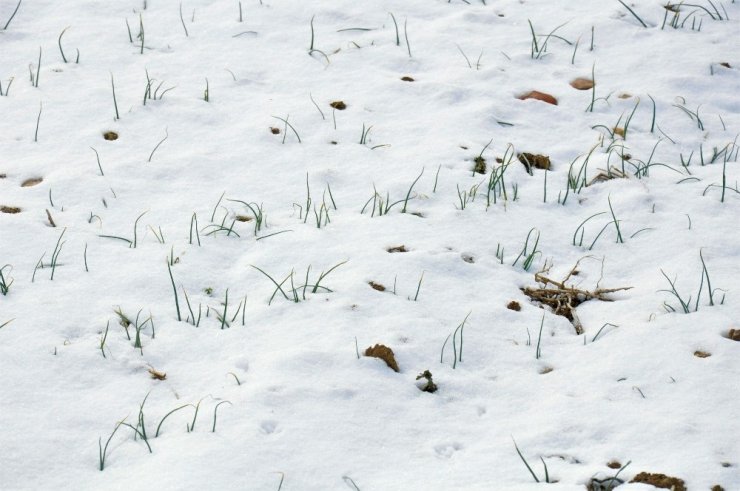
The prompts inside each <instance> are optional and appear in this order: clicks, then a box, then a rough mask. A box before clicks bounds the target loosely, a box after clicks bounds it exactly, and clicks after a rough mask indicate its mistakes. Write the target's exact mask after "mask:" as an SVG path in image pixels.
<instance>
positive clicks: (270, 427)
mask: <svg viewBox="0 0 740 491" xmlns="http://www.w3.org/2000/svg"><path fill="white" fill-rule="evenodd" d="M260 430H261V431H262V433H264V434H265V435H271V434H272V433H275V432H276V431H278V424H277V422H275V421H263V422H262V423H261V424H260Z"/></svg>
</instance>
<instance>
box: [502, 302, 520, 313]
mask: <svg viewBox="0 0 740 491" xmlns="http://www.w3.org/2000/svg"><path fill="white" fill-rule="evenodd" d="M506 308H507V309H509V310H513V311H514V312H519V311H520V310H522V306H521V305H520V304H519V302H517V301H516V300H512V301H511V302H509V303H508V304H506Z"/></svg>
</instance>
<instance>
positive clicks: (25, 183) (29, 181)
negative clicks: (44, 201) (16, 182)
mask: <svg viewBox="0 0 740 491" xmlns="http://www.w3.org/2000/svg"><path fill="white" fill-rule="evenodd" d="M43 180H44V178H43V177H32V178H30V179H26V180H25V181H23V182H22V183H21V187H22V188H30V187H31V186H36V185H37V184H41V182H42V181H43Z"/></svg>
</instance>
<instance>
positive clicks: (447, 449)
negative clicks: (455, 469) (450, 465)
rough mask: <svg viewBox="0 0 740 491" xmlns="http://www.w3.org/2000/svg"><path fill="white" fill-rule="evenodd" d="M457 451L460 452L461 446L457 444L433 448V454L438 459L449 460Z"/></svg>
mask: <svg viewBox="0 0 740 491" xmlns="http://www.w3.org/2000/svg"><path fill="white" fill-rule="evenodd" d="M459 450H462V445H460V444H459V443H447V444H444V445H437V446H436V447H434V452H435V453H436V454H437V457H439V458H440V459H451V458H452V456H453V455H454V454H455V452H457V451H459Z"/></svg>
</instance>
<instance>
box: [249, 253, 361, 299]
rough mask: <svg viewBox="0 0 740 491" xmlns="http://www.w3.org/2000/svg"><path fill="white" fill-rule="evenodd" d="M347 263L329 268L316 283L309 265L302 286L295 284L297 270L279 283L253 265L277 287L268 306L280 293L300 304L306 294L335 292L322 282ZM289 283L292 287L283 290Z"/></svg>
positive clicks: (343, 262) (320, 275) (292, 271)
mask: <svg viewBox="0 0 740 491" xmlns="http://www.w3.org/2000/svg"><path fill="white" fill-rule="evenodd" d="M346 263H347V261H342V262H340V263H337V264H335V265H334V266H332V267H331V268H329V269H328V270H326V271H322V272H321V274H319V276H318V278H317V279H316V280H315V281H313V282H312V281H311V280H310V278H309V277H310V274H311V266H310V265H309V266H308V268H307V269H306V276H305V280H304V283H303V284H302V285H296V284H295V270H291V271H290V273H289V274H288V276H286V277H285V279H283V280H282V281H281V282H279V283H278V282H277V281H276V280H275V279H274V278H273V277H272V276H271V275H269V274H268V273H266V272H265V271H264V270H262V269H260V268H258V267H257V266H254V265H252V268H254V269H256V270H257V271H259V272H260V273H262V274H263V275H264V276H266V277H267V278H268V279H269V280H270V281H271V282H272V283H273V284H274V285H275V291H273V292H272V296H271V297H270V300H269V301H268V302H267V304H268V305H270V304H272V301H273V300H274V299H275V296H276V295H277V294H278V292H280V293H281V294H282V295H283V297H284V298H285V299H286V300H288V301H290V302H294V303H298V302H300V301H302V300H303V301H305V300H306V292H309V293H314V294H315V293H318V292H319V290H321V291H324V292H327V293H331V292H333V290H331V289H329V288H327V287H325V286H323V285H321V282H322V281H323V280H324V279H325V278H326V277H327V276H329V274H331V273H332V272H333V271H334V270H335V269H337V268H339V267H340V266H342V265H343V264H346ZM288 281H290V283H289V285H290V287H289V288H288V286H287V285H286V287H285V288H283V285H285V284H286V283H287V282H288ZM286 290H287V292H289V293H290V296H288V293H286Z"/></svg>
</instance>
